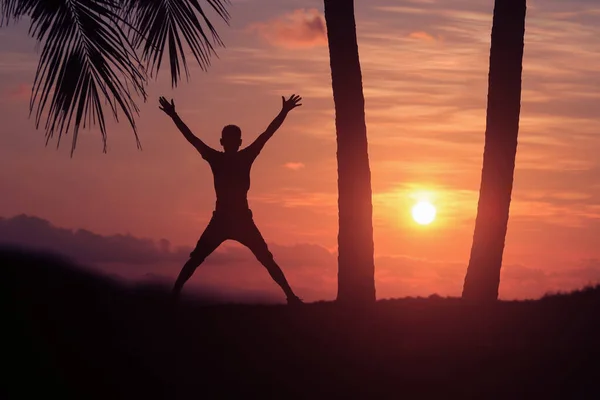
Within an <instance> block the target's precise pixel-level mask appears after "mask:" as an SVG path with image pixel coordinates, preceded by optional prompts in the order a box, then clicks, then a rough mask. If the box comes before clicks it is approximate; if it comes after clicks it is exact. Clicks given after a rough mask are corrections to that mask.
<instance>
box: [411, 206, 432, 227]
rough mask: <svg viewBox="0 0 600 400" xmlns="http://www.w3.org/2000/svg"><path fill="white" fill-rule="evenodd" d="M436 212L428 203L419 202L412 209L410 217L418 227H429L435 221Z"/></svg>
mask: <svg viewBox="0 0 600 400" xmlns="http://www.w3.org/2000/svg"><path fill="white" fill-rule="evenodd" d="M435 214H436V210H435V207H434V206H433V204H431V203H430V202H429V201H425V200H422V201H419V202H418V203H417V204H415V205H414V206H413V208H412V217H413V219H414V220H415V222H416V223H417V224H419V225H429V224H430V223H432V222H433V220H434V219H435Z"/></svg>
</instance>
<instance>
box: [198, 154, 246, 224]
mask: <svg viewBox="0 0 600 400" xmlns="http://www.w3.org/2000/svg"><path fill="white" fill-rule="evenodd" d="M255 158H256V156H255V155H254V154H252V153H251V152H249V151H247V148H246V149H242V150H240V151H238V152H235V153H224V152H220V151H216V150H215V153H213V155H211V157H210V158H208V159H207V161H208V163H209V164H210V167H211V169H212V173H213V177H214V187H215V193H216V196H217V202H216V206H215V211H216V212H217V213H222V212H225V213H227V214H236V213H245V212H247V211H249V207H248V190H249V189H250V170H251V168H252V163H253V162H254V160H255Z"/></svg>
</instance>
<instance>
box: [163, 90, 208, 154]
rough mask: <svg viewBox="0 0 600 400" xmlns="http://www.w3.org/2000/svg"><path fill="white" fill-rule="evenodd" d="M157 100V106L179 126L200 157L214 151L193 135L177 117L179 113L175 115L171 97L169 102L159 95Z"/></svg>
mask: <svg viewBox="0 0 600 400" xmlns="http://www.w3.org/2000/svg"><path fill="white" fill-rule="evenodd" d="M158 101H159V103H160V107H159V108H160V109H161V110H163V111H164V112H165V114H167V115H168V116H169V117H171V118H172V119H173V122H175V125H176V126H177V128H179V130H180V131H181V133H182V134H183V136H184V137H185V138H186V139H187V141H188V142H190V143H191V144H192V145H193V146H194V147H195V148H196V150H198V152H199V153H200V154H201V155H202V158H205V159H206V158H207V157H209V155H210V154H211V153H214V152H216V150H215V149H213V148H211V147H210V146H208V145H207V144H206V143H204V142H203V141H202V140H200V138H198V137H197V136H196V135H194V134H193V133H192V131H191V130H190V128H188V127H187V125H186V124H185V123H184V122H183V121H182V120H181V118H179V115H177V113H176V112H175V103H174V102H173V99H171V102H170V103H169V102H168V101H167V99H165V98H164V97H162V96H161V98H160V99H159V100H158Z"/></svg>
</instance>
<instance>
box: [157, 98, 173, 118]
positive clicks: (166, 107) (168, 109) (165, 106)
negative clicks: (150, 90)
mask: <svg viewBox="0 0 600 400" xmlns="http://www.w3.org/2000/svg"><path fill="white" fill-rule="evenodd" d="M158 102H159V103H160V107H159V108H160V109H161V110H163V111H164V112H165V114H167V115H168V116H169V117H173V116H174V115H175V103H174V102H173V99H171V102H170V103H169V101H168V100H167V99H165V98H164V97H163V96H160V98H159V99H158Z"/></svg>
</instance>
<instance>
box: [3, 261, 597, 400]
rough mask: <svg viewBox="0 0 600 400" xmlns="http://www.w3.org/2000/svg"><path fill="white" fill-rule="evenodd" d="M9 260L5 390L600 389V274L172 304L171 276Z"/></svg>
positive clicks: (552, 393)
mask: <svg viewBox="0 0 600 400" xmlns="http://www.w3.org/2000/svg"><path fill="white" fill-rule="evenodd" d="M0 266H1V271H2V276H1V277H0V282H1V287H0V290H1V293H2V294H3V298H5V299H6V300H3V308H4V309H5V310H6V311H3V312H2V315H3V318H2V319H3V324H2V325H3V328H2V331H3V333H4V335H3V336H4V337H5V338H4V339H3V340H2V348H3V349H2V358H1V359H2V363H3V364H4V365H3V371H4V372H3V373H2V375H1V376H2V380H3V381H4V383H3V384H2V390H4V391H5V392H6V393H5V394H2V398H7V399H17V398H40V396H42V397H43V398H50V397H56V398H62V399H66V398H73V399H180V398H194V399H206V398H219V399H222V398H233V399H238V398H256V399H266V398H273V399H292V398H294V399H295V398H303V399H319V398H325V399H334V398H344V399H350V398H351V399H354V398H357V399H371V398H382V399H383V398H385V399H387V398H406V399H428V398H443V399H455V398H463V399H492V398H494V399H495V398H502V399H515V398H525V399H538V398H540V399H541V398H561V399H566V398H569V399H580V398H581V399H584V398H586V399H587V398H589V399H594V398H600V362H599V355H600V286H599V287H595V288H587V289H584V290H581V291H577V292H573V293H568V294H557V295H552V296H547V297H545V298H543V299H541V300H537V301H522V302H516V301H511V302H506V301H502V302H498V303H496V304H494V305H489V306H485V307H482V306H475V305H472V304H464V303H462V302H461V301H460V299H445V298H439V297H435V296H432V297H430V298H428V299H421V298H416V299H415V298H408V299H398V300H386V301H379V302H377V303H376V304H374V305H372V306H370V307H364V308H363V309H349V308H342V307H340V306H339V305H337V304H334V303H326V302H322V303H314V304H307V305H306V306H304V307H301V308H290V307H287V306H283V305H264V306H261V305H214V304H212V305H210V304H207V303H206V302H205V301H202V300H195V301H188V302H184V303H182V304H180V307H179V308H178V309H177V312H173V310H171V309H170V308H169V307H168V302H167V293H166V291H164V290H162V289H157V288H151V287H146V288H144V287H138V288H125V287H123V286H120V285H119V284H117V283H116V282H113V281H111V280H109V279H106V278H102V277H100V276H96V275H94V274H92V273H90V272H85V271H84V270H82V269H80V268H77V267H75V266H73V265H71V264H70V263H69V262H68V261H66V260H63V259H61V258H59V257H54V256H48V255H42V254H30V253H29V254H28V253H26V252H22V251H14V250H5V251H0ZM6 295H8V296H6ZM0 394H1V393H0Z"/></svg>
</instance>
